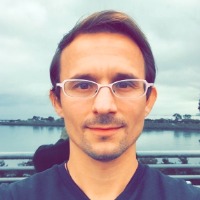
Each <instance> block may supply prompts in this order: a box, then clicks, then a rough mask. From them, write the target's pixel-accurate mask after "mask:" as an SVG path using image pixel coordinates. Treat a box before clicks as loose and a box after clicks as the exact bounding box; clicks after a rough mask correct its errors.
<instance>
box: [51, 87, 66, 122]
mask: <svg viewBox="0 0 200 200" xmlns="http://www.w3.org/2000/svg"><path fill="white" fill-rule="evenodd" d="M49 98H50V100H51V103H52V106H53V107H54V109H55V111H56V113H57V114H58V115H59V116H60V117H61V118H63V117H64V114H63V109H62V106H61V103H60V100H59V99H58V97H56V96H55V94H54V92H53V91H52V90H50V92H49Z"/></svg>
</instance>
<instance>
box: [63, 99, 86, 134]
mask: <svg viewBox="0 0 200 200" xmlns="http://www.w3.org/2000/svg"><path fill="white" fill-rule="evenodd" d="M61 103H62V109H63V115H64V120H65V126H66V128H67V129H70V130H69V131H74V130H76V131H77V130H78V129H80V128H81V126H82V124H83V122H84V119H85V117H86V116H87V114H88V112H87V110H88V108H87V107H88V106H87V105H88V104H84V102H80V100H74V99H66V98H65V99H63V101H62V102H61Z"/></svg>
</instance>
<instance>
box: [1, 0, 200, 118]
mask: <svg viewBox="0 0 200 200" xmlns="http://www.w3.org/2000/svg"><path fill="white" fill-rule="evenodd" d="M104 9H115V10H118V11H123V12H126V13H127V14H129V15H130V16H132V17H133V18H134V19H135V20H136V21H137V23H138V24H139V26H140V27H141V28H142V30H143V31H144V32H145V34H146V35H147V38H148V40H149V42H150V44H151V47H152V50H153V53H154V56H155V60H156V63H157V68H158V75H157V79H156V87H157V89H158V99H157V102H156V105H155V107H154V109H153V111H152V114H151V116H152V117H154V116H172V115H173V114H174V113H180V114H182V115H183V114H191V115H195V114H197V113H198V109H197V107H198V99H199V98H200V81H199V80H200V78H199V77H200V42H199V40H200V39H199V38H200V12H199V10H200V1H199V0H150V1H147V0H124V1H122V0H109V1H107V0H97V1H94V0H59V1H54V0H29V1H27V0H17V1H14V0H1V6H0V119H19V118H20V119H27V118H31V117H32V116H34V115H37V116H43V117H48V116H56V114H55V112H54V110H53V109H52V107H51V104H50V101H49V99H48V90H49V89H50V87H51V84H50V80H49V65H50V62H51V59H52V56H53V54H54V52H55V49H56V47H57V44H58V42H59V41H60V39H61V38H62V36H63V35H64V34H65V33H66V32H68V31H69V30H70V29H71V28H72V27H73V25H74V24H75V23H76V21H77V20H78V19H79V18H81V17H84V16H88V15H89V14H91V13H93V12H95V11H99V10H104Z"/></svg>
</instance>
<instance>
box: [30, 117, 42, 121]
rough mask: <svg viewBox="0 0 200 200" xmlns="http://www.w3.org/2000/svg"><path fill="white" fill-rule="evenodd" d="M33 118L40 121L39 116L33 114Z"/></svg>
mask: <svg viewBox="0 0 200 200" xmlns="http://www.w3.org/2000/svg"><path fill="white" fill-rule="evenodd" d="M32 120H34V121H38V120H40V117H38V116H33V118H32Z"/></svg>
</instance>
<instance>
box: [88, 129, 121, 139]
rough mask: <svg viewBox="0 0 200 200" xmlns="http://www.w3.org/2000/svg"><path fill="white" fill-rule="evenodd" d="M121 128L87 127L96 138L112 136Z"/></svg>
mask: <svg viewBox="0 0 200 200" xmlns="http://www.w3.org/2000/svg"><path fill="white" fill-rule="evenodd" d="M121 128H123V126H92V127H91V126H90V127H87V129H89V130H90V131H92V133H93V134H95V135H98V136H104V137H105V136H112V135H114V134H116V133H117V132H118V131H119V130H120V129H121Z"/></svg>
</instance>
